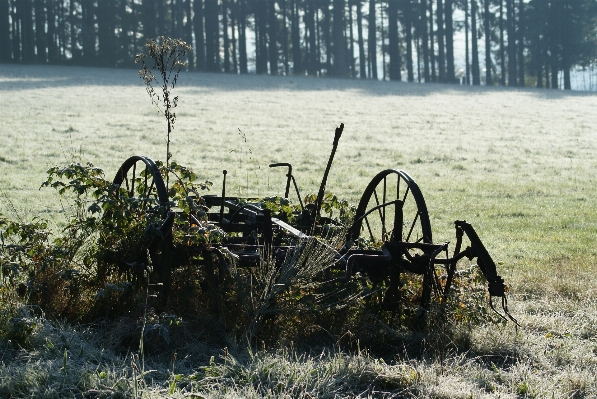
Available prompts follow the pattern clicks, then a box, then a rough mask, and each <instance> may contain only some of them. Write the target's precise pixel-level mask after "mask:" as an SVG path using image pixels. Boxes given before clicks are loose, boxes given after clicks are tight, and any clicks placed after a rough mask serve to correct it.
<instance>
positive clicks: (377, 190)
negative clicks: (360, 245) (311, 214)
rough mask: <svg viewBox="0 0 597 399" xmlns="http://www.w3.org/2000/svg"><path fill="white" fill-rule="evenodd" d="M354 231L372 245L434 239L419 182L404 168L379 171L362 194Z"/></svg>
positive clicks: (353, 227) (353, 233) (353, 232)
mask: <svg viewBox="0 0 597 399" xmlns="http://www.w3.org/2000/svg"><path fill="white" fill-rule="evenodd" d="M350 235H351V237H352V239H353V240H355V239H357V238H362V239H364V240H365V241H368V242H369V244H371V245H379V244H381V243H383V242H387V241H403V242H410V243H418V242H422V243H431V242H432V237H431V223H430V222H429V214H428V213H427V206H426V205H425V199H424V198H423V194H421V190H420V189H419V186H418V185H417V183H415V181H414V180H413V179H412V178H411V177H410V176H409V175H408V174H407V173H406V172H404V171H402V170H396V169H387V170H384V171H382V172H380V173H378V174H377V176H375V177H374V178H373V180H371V182H370V183H369V185H368V186H367V188H366V189H365V192H364V193H363V196H362V197H361V200H360V202H359V205H358V207H357V211H356V214H355V222H354V224H353V226H352V228H351V231H350Z"/></svg>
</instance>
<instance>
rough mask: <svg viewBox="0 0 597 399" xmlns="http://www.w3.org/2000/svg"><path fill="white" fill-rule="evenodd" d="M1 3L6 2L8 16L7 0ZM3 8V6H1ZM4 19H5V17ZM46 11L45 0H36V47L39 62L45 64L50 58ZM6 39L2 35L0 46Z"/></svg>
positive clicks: (0, 13)
mask: <svg viewBox="0 0 597 399" xmlns="http://www.w3.org/2000/svg"><path fill="white" fill-rule="evenodd" d="M1 3H5V4H6V9H7V10H6V14H5V15H6V16H8V3H6V0H0V4H1ZM85 3H86V1H85ZM0 8H1V7H0ZM0 15H2V10H0ZM0 18H2V20H4V18H3V17H0ZM46 22H47V19H46V13H45V9H44V2H43V0H35V49H36V51H37V57H36V59H37V62H38V63H40V64H45V63H46V62H47V58H48V53H47V51H46V46H47V44H46V26H45V25H46ZM0 24H2V22H1V21H0ZM8 27H9V25H8V21H6V29H7V30H8ZM0 29H3V27H0ZM5 40H6V43H8V44H9V43H10V40H9V38H8V37H6V39H5ZM3 41H4V40H3V39H2V37H0V46H2V44H1V43H2V42H3ZM0 53H2V50H1V49H0ZM7 54H8V55H9V56H10V50H8V52H7ZM0 57H2V54H0Z"/></svg>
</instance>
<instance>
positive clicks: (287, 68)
mask: <svg viewBox="0 0 597 399" xmlns="http://www.w3.org/2000/svg"><path fill="white" fill-rule="evenodd" d="M280 3H281V4H282V26H283V31H282V37H283V41H282V51H283V52H284V74H285V75H286V76H288V75H289V73H290V65H289V62H288V47H289V46H288V10H287V7H286V5H287V4H288V1H287V0H280Z"/></svg>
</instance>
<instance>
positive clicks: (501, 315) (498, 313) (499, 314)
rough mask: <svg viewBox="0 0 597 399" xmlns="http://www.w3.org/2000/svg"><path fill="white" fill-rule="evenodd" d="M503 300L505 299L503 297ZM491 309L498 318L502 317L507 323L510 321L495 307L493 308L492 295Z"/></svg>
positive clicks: (491, 299)
mask: <svg viewBox="0 0 597 399" xmlns="http://www.w3.org/2000/svg"><path fill="white" fill-rule="evenodd" d="M502 298H503V297H502ZM489 307H490V308H491V310H493V311H494V312H495V313H496V314H497V315H498V316H500V317H501V318H502V319H504V320H505V321H508V319H506V317H505V316H504V315H503V314H501V313H500V312H498V311H497V310H496V308H495V307H493V297H492V296H491V295H490V296H489ZM517 324H518V323H517Z"/></svg>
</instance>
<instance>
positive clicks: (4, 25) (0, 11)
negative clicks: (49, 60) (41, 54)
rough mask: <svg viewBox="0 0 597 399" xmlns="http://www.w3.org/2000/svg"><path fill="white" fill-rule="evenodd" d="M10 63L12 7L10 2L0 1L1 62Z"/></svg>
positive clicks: (6, 0)
mask: <svg viewBox="0 0 597 399" xmlns="http://www.w3.org/2000/svg"><path fill="white" fill-rule="evenodd" d="M39 33H40V32H38V34H39ZM44 50H45V48H44ZM10 61H12V43H11V41H10V7H9V4H8V0H0V62H10Z"/></svg>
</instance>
